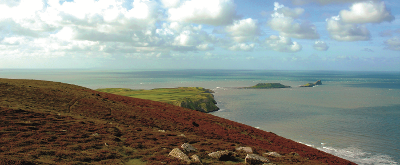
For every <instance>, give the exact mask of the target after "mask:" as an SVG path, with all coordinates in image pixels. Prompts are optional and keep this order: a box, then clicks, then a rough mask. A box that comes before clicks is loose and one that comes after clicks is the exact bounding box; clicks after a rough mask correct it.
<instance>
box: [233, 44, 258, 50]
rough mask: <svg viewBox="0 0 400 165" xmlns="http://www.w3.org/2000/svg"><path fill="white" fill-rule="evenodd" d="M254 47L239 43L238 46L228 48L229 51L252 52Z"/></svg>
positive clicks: (253, 45)
mask: <svg viewBox="0 0 400 165" xmlns="http://www.w3.org/2000/svg"><path fill="white" fill-rule="evenodd" d="M254 47H255V44H245V43H240V44H236V45H233V46H231V47H229V48H228V49H229V50H232V51H252V50H253V49H254Z"/></svg>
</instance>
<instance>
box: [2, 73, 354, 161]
mask: <svg viewBox="0 0 400 165" xmlns="http://www.w3.org/2000/svg"><path fill="white" fill-rule="evenodd" d="M0 82H1V83H0V88H2V89H5V90H1V91H2V92H5V93H4V94H6V96H7V100H9V99H10V100H14V99H15V100H19V101H18V104H17V103H16V102H4V101H3V100H0V103H1V104H0V105H1V106H0V109H1V113H3V112H4V114H7V115H6V116H3V117H5V119H7V121H8V120H10V121H12V119H14V118H15V116H20V117H19V119H25V118H27V117H28V120H29V121H30V122H26V121H25V120H27V119H25V120H23V121H16V122H18V123H20V124H18V123H17V124H13V123H14V122H6V123H4V124H7V127H10V128H14V127H15V129H17V130H25V129H31V130H33V131H35V130H40V132H43V131H44V132H48V131H56V132H57V134H59V135H58V136H59V137H60V139H58V140H56V141H49V142H47V144H49V145H52V146H53V145H54V146H56V145H61V142H62V141H63V140H67V141H68V140H73V139H74V138H67V139H65V138H66V137H69V136H75V135H76V134H78V135H79V133H78V132H75V131H78V130H80V129H81V128H79V129H77V128H75V129H71V128H74V127H83V126H85V123H91V121H90V120H97V121H96V122H95V123H97V124H95V125H90V127H92V126H96V125H99V126H101V125H104V124H105V125H104V126H107V127H110V129H108V128H107V130H110V131H111V132H110V133H111V134H108V133H107V131H106V132H104V131H103V132H101V131H100V132H99V131H95V132H94V133H93V132H91V133H86V134H89V135H88V136H78V137H76V138H78V140H79V139H80V138H88V140H90V139H92V140H90V141H86V142H90V143H92V142H95V141H93V140H94V139H96V137H97V136H99V135H101V136H99V137H110V138H111V139H109V140H111V141H109V140H108V139H107V138H106V139H103V140H102V143H101V146H102V147H100V148H98V149H99V150H97V148H96V150H95V151H99V152H101V153H104V152H105V153H109V152H111V151H113V150H114V149H116V150H115V151H118V150H119V149H118V147H119V146H120V145H116V144H117V143H118V144H119V143H121V144H123V145H122V146H125V147H128V148H132V149H134V148H135V149H136V150H139V151H140V152H134V153H136V154H140V153H142V152H143V154H145V153H148V152H149V151H147V149H151V148H152V147H150V146H153V147H155V148H154V149H156V150H155V153H157V154H156V155H153V156H152V155H150V156H145V155H143V157H142V160H143V161H146V162H152V161H153V162H154V161H156V162H157V160H158V161H160V160H161V161H168V162H177V161H178V162H179V160H176V159H171V158H170V157H168V156H167V154H168V152H165V150H164V151H163V148H160V145H163V143H161V144H158V143H154V142H153V141H152V140H151V139H142V142H141V144H140V145H139V144H137V142H138V141H137V140H129V138H132V137H134V138H135V137H137V136H139V135H141V134H137V135H135V134H136V132H138V131H139V132H141V131H146V132H148V133H147V135H146V136H145V137H148V136H150V135H152V136H153V138H156V139H159V140H162V139H163V137H164V138H168V139H165V140H166V141H165V142H166V143H173V145H172V146H169V145H167V146H164V147H166V148H167V151H169V150H171V149H173V148H174V147H173V146H179V145H180V144H179V143H183V142H190V141H191V143H192V145H193V146H195V147H197V148H200V150H199V154H200V157H201V159H203V160H204V161H205V162H210V164H219V163H218V160H214V159H211V158H209V157H207V156H206V155H204V154H206V153H207V152H206V151H218V150H226V149H227V150H230V151H234V150H235V149H234V148H236V147H240V146H249V147H252V148H253V149H254V150H255V151H256V153H259V154H262V153H263V152H268V151H275V152H278V153H280V154H281V155H282V156H283V157H282V159H281V158H274V157H268V159H270V160H271V161H272V162H276V163H283V164H286V163H290V162H292V161H293V160H295V161H297V162H304V163H307V162H308V163H311V164H322V163H323V162H326V163H329V164H335V162H336V163H337V162H341V164H353V163H351V162H349V161H347V160H344V159H341V158H339V157H336V156H333V155H331V154H327V153H324V152H321V151H319V150H317V149H314V148H311V147H308V146H306V145H303V144H300V143H297V142H294V141H292V140H290V139H286V138H284V137H281V136H278V135H276V134H274V133H270V132H266V131H263V130H260V129H256V128H253V127H251V126H248V125H244V124H241V123H237V122H234V121H231V120H228V119H224V118H220V117H217V116H214V115H210V114H206V113H202V112H198V111H194V110H188V109H185V108H181V107H177V106H172V105H169V104H164V103H160V102H154V101H149V100H142V99H136V98H130V97H124V96H118V95H113V94H108V93H103V92H97V91H93V90H90V89H88V88H84V87H80V86H76V85H70V84H65V83H57V82H50V81H38V80H10V79H0ZM9 89H10V90H9ZM11 89H12V90H11ZM59 90H61V91H59ZM62 91H63V92H62ZM21 93H24V95H21ZM77 96H78V97H77ZM82 96H83V97H82ZM3 99H4V98H3ZM65 103H66V105H68V106H67V107H65ZM4 104H5V105H4ZM6 106H7V107H8V108H7V107H6ZM57 113H58V115H57ZM43 117H44V118H43ZM52 118H60V119H62V120H59V119H58V120H56V121H55V123H54V122H53V124H52V125H59V124H61V125H59V126H61V128H62V130H61V131H57V130H53V128H52V127H49V126H48V125H47V124H50V123H51V121H52V120H53V119H52ZM49 119H50V120H49ZM76 119H78V120H76ZM88 119H90V120H88ZM3 121H4V120H3ZM38 121H41V122H40V123H37V122H38ZM64 121H66V122H64ZM46 123H47V124H46ZM68 123H70V124H73V127H71V126H68ZM100 123H103V124H100ZM193 123H195V124H193ZM8 125H9V126H8ZM87 126H89V125H87ZM104 126H103V127H104ZM113 126H114V127H113ZM132 126H133V127H132ZM64 127H65V128H64ZM139 128H140V129H139ZM96 129H102V128H101V127H99V128H96ZM132 129H135V130H132ZM84 130H85V129H84ZM113 130H114V131H113ZM117 130H118V131H117ZM160 130H161V131H160ZM116 131H117V132H116ZM28 132H29V131H28ZM96 133H98V134H96ZM149 133H151V134H149ZM165 133H168V134H170V135H169V136H165ZM182 133H183V134H184V135H185V137H184V138H182V137H180V136H178V135H180V134H182ZM17 134H18V135H19V134H24V136H26V138H24V139H19V138H5V139H3V140H6V142H4V143H3V144H5V145H4V146H3V147H6V148H9V147H12V146H13V145H11V144H14V143H17V144H19V143H24V141H25V140H26V139H32V141H31V143H32V144H35V145H36V143H39V141H37V140H35V139H38V138H37V137H34V136H33V135H34V134H27V135H25V134H26V131H22V132H17ZM132 134H133V135H132ZM143 135H145V134H143ZM13 136H14V134H10V133H9V132H7V133H3V134H2V137H13ZM47 136H50V135H48V134H40V136H39V137H41V138H45V139H47ZM64 136H66V137H64ZM61 137H62V138H61ZM145 137H143V138H145ZM41 138H39V140H40V139H41ZM54 138H56V139H57V137H54ZM76 138H75V139H76ZM113 138H114V140H112V139H113ZM12 139H15V140H16V141H10V140H12ZM172 139H175V140H172ZM19 140H22V141H19ZM60 140H61V141H60ZM100 140H101V139H100ZM104 140H105V141H104ZM81 142H85V140H83V141H81ZM53 143H54V144H53ZM58 143H60V144H58ZM203 143H204V144H210V145H204V144H203ZM127 144H131V145H128V146H126V145H127ZM211 144H217V145H211ZM35 145H22V146H19V147H23V148H21V149H23V150H24V151H29V153H31V154H34V155H36V156H34V157H29V156H27V155H26V153H25V152H22V153H23V154H21V153H20V152H16V153H14V152H13V151H14V150H8V149H7V150H5V151H7V154H6V155H7V156H8V157H7V158H11V157H10V155H12V158H17V159H19V160H24V161H28V162H38V161H41V160H43V159H44V157H43V156H42V155H43V153H45V152H44V151H43V152H42V151H40V150H49V149H50V150H52V149H55V148H51V147H50V146H48V147H45V148H43V147H39V148H38V147H35ZM64 145H67V146H70V145H76V143H75V144H74V143H71V144H68V143H66V144H64ZM90 145H97V144H90ZM138 145H139V146H138ZM145 145H148V147H143V146H145ZM42 146H46V144H43V145H42ZM70 147H72V146H70ZM70 147H67V148H70ZM111 148H114V149H113V150H109V149H111ZM85 149H87V148H80V149H78V151H80V150H85ZM89 149H90V148H89ZM38 150H39V151H40V152H37V151H38ZM68 152H71V153H75V152H76V151H74V150H68ZM0 153H3V152H0ZM46 153H47V152H46ZM60 154H61V155H60ZM60 154H58V153H57V154H54V155H53V154H50V156H48V158H51V159H52V160H53V161H54V160H56V159H53V158H54V157H58V156H62V153H60ZM65 154H66V153H65ZM112 154H114V155H117V156H112V157H108V156H101V157H100V158H101V159H99V161H101V160H107V161H112V162H115V161H121V159H120V158H121V157H122V156H123V155H120V153H117V152H112ZM132 154H133V153H132ZM46 155H48V154H46ZM118 155H119V156H118ZM244 155H245V153H240V152H239V153H238V156H240V157H242V156H244ZM82 156H86V157H90V155H85V154H84V155H82ZM0 157H2V158H3V157H4V155H0ZM38 158H40V159H38ZM115 158H117V159H115ZM243 158H244V157H242V158H237V159H233V160H235V161H238V163H240V162H241V161H243ZM58 159H59V158H58ZM85 159H86V158H85ZM1 160H2V161H6V162H10V161H14V160H10V159H1ZM77 160H80V159H77V158H76V157H70V159H68V161H77ZM64 161H66V160H64ZM285 162H286V163H285ZM25 163H26V162H25ZM54 164H56V163H54Z"/></svg>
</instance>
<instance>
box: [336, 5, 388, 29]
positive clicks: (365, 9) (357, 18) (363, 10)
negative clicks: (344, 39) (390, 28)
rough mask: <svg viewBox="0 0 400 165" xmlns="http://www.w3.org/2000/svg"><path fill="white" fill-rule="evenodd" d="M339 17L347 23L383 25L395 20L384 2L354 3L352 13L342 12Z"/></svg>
mask: <svg viewBox="0 0 400 165" xmlns="http://www.w3.org/2000/svg"><path fill="white" fill-rule="evenodd" d="M339 15H340V17H341V18H342V20H343V22H345V23H358V24H359V23H381V22H391V21H393V20H394V16H393V15H392V14H391V13H390V11H388V10H387V9H386V5H385V3H384V2H372V1H368V2H358V3H354V4H353V5H352V6H351V7H350V11H349V10H342V11H340V14H339Z"/></svg>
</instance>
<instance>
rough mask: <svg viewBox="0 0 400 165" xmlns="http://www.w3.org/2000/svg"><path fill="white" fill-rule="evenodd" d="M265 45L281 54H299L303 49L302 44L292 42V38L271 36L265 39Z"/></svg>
mask: <svg viewBox="0 0 400 165" xmlns="http://www.w3.org/2000/svg"><path fill="white" fill-rule="evenodd" d="M264 44H265V45H266V46H267V47H268V48H270V49H272V50H275V51H279V52H298V51H300V50H301V49H302V46H301V45H300V44H298V43H297V42H292V40H291V39H290V38H287V37H283V36H275V35H271V36H270V37H268V38H266V39H265V42H264Z"/></svg>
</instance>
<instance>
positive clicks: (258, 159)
mask: <svg viewBox="0 0 400 165" xmlns="http://www.w3.org/2000/svg"><path fill="white" fill-rule="evenodd" d="M268 162H269V159H267V158H265V157H263V156H260V155H257V154H247V156H246V158H245V163H248V164H262V163H268Z"/></svg>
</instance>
